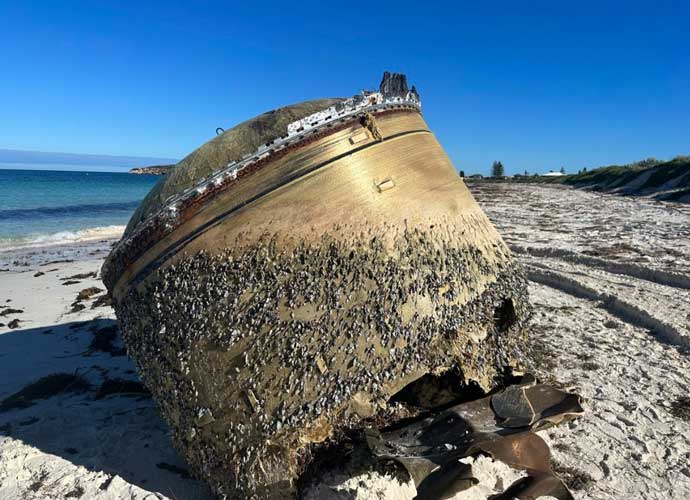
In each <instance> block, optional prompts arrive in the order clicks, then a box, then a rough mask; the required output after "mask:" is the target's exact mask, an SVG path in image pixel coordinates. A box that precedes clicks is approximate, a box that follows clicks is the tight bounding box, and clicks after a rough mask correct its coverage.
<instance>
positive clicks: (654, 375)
mask: <svg viewBox="0 0 690 500" xmlns="http://www.w3.org/2000/svg"><path fill="white" fill-rule="evenodd" d="M470 187H471V189H472V191H473V193H474V194H475V196H476V198H477V199H478V201H479V202H480V203H481V204H482V206H483V208H484V209H485V210H486V212H487V214H488V215H489V217H490V218H491V219H492V220H493V222H494V223H495V224H496V226H497V227H498V228H499V230H500V231H501V233H502V234H503V235H504V237H505V239H506V241H507V242H508V243H509V244H510V245H511V247H513V249H514V251H515V253H516V255H517V256H518V257H519V259H520V260H521V261H522V262H523V263H524V265H525V268H526V271H527V273H528V276H529V277H530V279H531V280H532V283H531V287H530V292H531V296H532V301H533V303H534V306H535V314H534V317H533V320H532V338H533V346H534V348H533V349H532V352H531V355H530V359H531V361H530V362H531V363H532V364H533V368H534V370H535V371H536V373H537V374H538V375H539V376H540V377H542V378H543V379H546V380H547V381H550V382H552V383H556V384H558V385H561V386H563V387H566V388H570V389H573V390H575V391H576V392H578V393H579V394H581V395H583V396H584V397H585V398H586V403H587V404H586V409H587V414H586V416H585V417H584V418H582V419H580V420H577V421H575V422H572V423H570V424H569V425H567V426H564V427H562V428H554V429H551V430H549V431H547V432H543V433H541V434H542V436H543V437H544V438H545V439H546V440H547V441H548V442H549V443H550V445H551V447H552V453H553V458H554V466H555V469H556V470H557V471H559V473H560V474H561V476H562V477H563V478H564V479H565V480H566V481H567V483H568V484H569V485H570V487H571V488H572V490H573V492H574V493H575V496H576V498H578V499H619V498H623V497H628V498H645V499H679V500H680V499H685V498H690V465H689V464H690V400H688V399H687V397H688V386H689V382H690V366H689V364H690V363H689V359H690V358H689V354H688V352H689V349H690V327H689V326H688V325H690V207H688V206H687V205H685V206H684V205H677V204H667V203H660V202H654V201H649V200H643V199H633V198H624V197H617V196H611V195H599V194H594V193H588V192H584V191H577V190H570V189H567V188H561V187H551V186H537V185H517V184H491V183H481V184H474V185H471V186H470ZM110 243H111V242H108V241H103V242H92V243H90V244H88V245H82V246H76V247H75V246H73V247H69V248H66V247H62V248H60V247H56V248H49V249H41V250H32V251H31V252H23V253H22V252H20V253H15V254H12V255H9V254H0V324H2V325H1V326H0V367H1V368H0V498H2V499H4V498H26V499H54V498H85V499H86V498H89V499H91V498H94V499H130V498H131V499H154V498H158V499H166V498H167V499H173V500H175V499H177V500H182V499H210V498H211V497H210V496H209V495H208V493H207V491H206V489H205V487H204V486H203V485H201V484H200V483H199V482H197V481H195V480H194V479H191V478H190V477H189V476H188V473H187V468H186V465H185V463H184V461H183V460H182V459H181V458H180V457H179V455H178V454H177V453H176V452H175V451H174V450H173V449H172V446H171V444H170V439H169V435H168V431H167V429H166V426H165V424H164V422H163V421H162V420H161V419H160V417H159V416H158V415H157V413H156V410H155V406H154V404H153V402H152V400H151V399H150V397H149V396H148V395H147V394H146V393H143V392H142V388H141V386H140V385H139V384H138V379H137V376H136V373H135V372H134V367H133V365H132V363H131V362H130V361H129V360H128V358H127V357H126V356H125V355H124V354H123V352H122V346H121V344H120V340H119V337H118V336H117V334H116V333H114V332H115V322H114V315H113V311H112V309H111V308H110V307H108V306H107V305H103V306H98V307H93V306H94V305H95V304H98V303H99V298H101V297H102V296H103V292H102V291H97V292H96V291H93V290H91V293H93V295H91V296H90V297H89V298H85V299H82V300H80V301H79V302H78V303H77V304H76V306H75V305H74V304H75V301H76V298H77V295H78V294H79V293H80V292H81V291H83V290H88V289H89V288H92V287H96V288H101V289H102V288H104V287H103V285H102V283H101V282H100V280H99V277H98V271H99V268H100V265H101V262H102V259H103V257H104V255H105V254H106V253H107V251H108V248H109V245H110ZM39 273H43V274H39ZM37 274H38V276H36V275H37ZM74 276H77V277H76V278H75V277H74ZM86 295H88V293H87V294H86ZM82 306H83V309H82V308H81V307H82ZM73 309H74V312H72V310H73ZM77 309H79V310H77ZM11 310H20V311H22V312H9V313H4V312H5V311H11ZM3 314H4V315H3ZM16 319H18V320H19V322H18V323H12V322H13V320H16ZM10 326H13V327H14V328H10ZM51 374H63V376H65V377H73V378H75V379H77V380H81V381H83V382H85V383H86V385H84V383H75V384H72V385H71V386H68V388H67V389H64V384H63V385H61V386H60V387H61V389H60V390H59V391H57V392H56V391H55V390H54V389H52V391H53V392H51V388H50V385H49V384H45V383H44V384H42V386H41V387H40V390H39V389H37V388H36V386H33V392H34V394H28V393H25V394H24V399H21V400H18V399H17V398H14V399H10V400H7V399H6V398H7V397H9V396H11V395H13V394H16V393H17V392H18V391H20V390H22V389H23V388H26V387H27V386H28V385H29V384H31V383H33V382H36V381H37V380H39V379H41V378H42V377H46V376H48V375H51ZM75 375H76V376H77V377H75ZM29 387H32V386H30V385H29ZM25 392H26V391H25ZM684 398H686V399H684ZM8 401H10V403H8ZM474 470H475V473H476V475H477V477H479V478H480V479H481V480H482V482H481V485H480V486H478V487H475V488H472V489H471V490H468V491H466V492H463V493H461V494H459V495H457V496H456V497H455V500H479V499H481V498H486V497H487V496H489V495H491V494H493V493H496V492H498V491H501V489H502V488H503V487H505V486H507V485H508V484H510V482H512V480H514V479H515V478H516V477H518V476H519V474H518V473H516V472H514V471H511V470H509V469H508V468H507V467H505V466H503V465H501V464H496V463H493V462H492V461H491V460H489V459H488V458H480V459H478V460H477V461H476V463H475V464H474ZM309 495H310V496H309V498H311V499H316V498H338V499H354V498H357V499H367V498H398V499H401V500H403V499H410V498H412V497H413V496H414V486H413V485H411V484H410V483H406V484H405V483H403V484H400V483H398V482H397V481H396V480H395V479H393V478H392V477H388V476H384V475H379V474H376V473H367V474H365V475H364V476H358V477H356V478H348V477H344V476H342V475H340V476H339V475H338V473H337V471H336V472H334V473H333V474H329V475H328V476H327V477H324V478H323V480H322V481H321V484H318V485H316V486H315V487H314V488H313V489H312V490H311V491H310V492H309Z"/></svg>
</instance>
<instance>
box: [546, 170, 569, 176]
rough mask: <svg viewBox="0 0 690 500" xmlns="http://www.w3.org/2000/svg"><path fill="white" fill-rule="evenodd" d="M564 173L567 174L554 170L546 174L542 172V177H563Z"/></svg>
mask: <svg viewBox="0 0 690 500" xmlns="http://www.w3.org/2000/svg"><path fill="white" fill-rule="evenodd" d="M562 175H565V174H564V173H563V172H554V171H553V170H552V171H551V172H548V173H546V174H541V176H542V177H561V176H562Z"/></svg>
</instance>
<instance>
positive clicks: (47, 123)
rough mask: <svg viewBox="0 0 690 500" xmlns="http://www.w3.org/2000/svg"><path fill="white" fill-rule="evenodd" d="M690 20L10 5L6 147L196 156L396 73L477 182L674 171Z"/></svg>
mask: <svg viewBox="0 0 690 500" xmlns="http://www.w3.org/2000/svg"><path fill="white" fill-rule="evenodd" d="M481 4H490V5H481ZM689 19H690V3H689V2H687V1H685V2H680V1H679V2H664V1H656V2H636V1H634V0H631V1H627V2H605V1H598V2H586V1H585V2H553V1H549V2H506V3H501V2H476V1H475V2H448V3H444V2H432V1H426V2H420V1H418V0H417V1H415V2H409V3H408V2H405V1H402V0H399V1H396V2H385V1H377V2H371V3H368V2H360V3H356V2H355V3H343V2H311V1H302V0H300V1H292V2H280V3H277V2H276V3H273V2H269V1H262V2H228V1H226V2H215V1H194V2H175V1H165V2H143V1H136V2H134V1H126V0H121V1H117V2H113V1H97V0H93V1H87V2H80V1H69V2H66V1H64V0H61V1H51V0H43V1H40V2H38V1H33V2H29V1H13V2H8V1H5V0H0V49H1V50H2V52H1V53H2V58H0V148H3V149H15V150H17V149H18V150H36V151H56V152H66V153H87V154H98V155H125V156H139V157H159V158H160V157H163V158H182V157H184V156H185V155H186V154H188V153H189V152H191V151H192V150H194V149H195V148H196V147H198V146H199V145H201V144H202V143H204V142H205V141H207V140H209V139H211V138H212V137H213V136H214V135H215V129H216V127H223V128H226V129H227V128H230V127H232V126H233V125H234V124H237V123H239V122H241V121H243V120H245V119H248V118H251V117H252V116H255V115H257V114H259V113H262V112H264V111H267V110H269V109H273V108H276V107H279V106H282V105H286V104H290V103H294V102H298V101H303V100H307V99H313V98H318V97H330V96H350V95H352V94H354V93H356V92H359V91H360V90H361V89H362V88H370V89H372V88H376V87H377V86H378V83H379V81H380V78H381V73H382V72H383V71H384V70H390V71H397V72H403V73H406V74H407V75H408V80H409V82H410V83H411V84H415V85H416V86H417V88H418V90H419V92H420V95H421V98H422V104H423V114H424V117H425V120H426V121H427V123H428V124H429V126H430V128H431V129H432V131H433V132H434V133H435V135H436V137H437V138H438V139H439V141H440V143H441V145H442V146H443V147H444V149H445V150H446V152H447V153H448V155H449V156H450V158H451V160H452V161H453V163H454V165H455V166H456V168H457V169H458V170H464V171H465V172H466V173H467V174H470V173H488V172H489V169H490V166H491V163H492V162H493V161H494V160H500V161H501V162H502V163H503V164H504V165H505V167H506V171H507V173H516V172H523V171H525V170H527V171H529V172H530V173H532V172H545V171H549V170H551V169H553V170H557V169H559V168H560V167H561V166H564V167H565V168H566V170H567V171H569V172H572V171H576V170H578V169H579V168H582V167H588V168H591V167H595V166H600V165H608V164H624V163H628V162H632V161H635V160H638V159H641V158H646V157H652V156H653V157H657V158H660V159H666V158H671V157H673V156H676V155H680V154H690V141H689V140H688V139H689V138H690V120H689V119H688V118H689V117H690V37H688V35H687V32H688V20H689Z"/></svg>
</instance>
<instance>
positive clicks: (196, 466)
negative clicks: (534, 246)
mask: <svg viewBox="0 0 690 500" xmlns="http://www.w3.org/2000/svg"><path fill="white" fill-rule="evenodd" d="M398 80H400V82H402V78H401V77H398ZM385 82H386V78H384V83H385ZM382 87H385V88H384V89H383V90H385V89H386V88H388V87H387V86H386V85H383V84H382ZM399 87H401V86H399ZM402 87H404V86H402ZM391 89H393V87H391V88H390V89H389V90H391ZM402 90H404V88H403V89H402ZM402 90H401V91H402ZM415 95H416V94H415ZM402 97H405V98H407V97H409V96H408V95H407V94H406V95H405V96H401V98H402ZM360 98H361V99H360V100H359V101H358V102H361V103H364V104H362V107H356V106H354V107H353V108H352V109H353V110H354V111H352V113H351V114H346V115H342V116H339V117H337V121H336V122H330V121H327V122H324V123H322V124H321V125H319V123H320V122H319V121H318V120H317V121H314V122H309V127H307V128H308V130H307V129H305V128H299V126H298V128H297V129H295V130H296V132H294V134H293V136H290V137H291V138H290V139H288V142H289V144H288V145H285V144H283V145H281V146H280V148H278V147H277V146H275V143H274V142H272V139H275V138H276V137H280V136H281V135H283V134H284V133H285V132H286V127H287V123H288V122H289V120H291V119H296V118H300V117H305V118H306V117H307V116H312V115H310V113H311V112H313V111H319V109H320V108H321V106H325V105H330V104H332V103H335V102H337V101H335V100H325V101H310V102H308V103H302V104H299V105H295V106H289V107H286V108H281V109H280V110H278V111H276V112H273V113H266V114H264V115H261V116H260V117H258V118H255V119H252V120H249V121H247V122H245V123H243V124H240V125H238V126H237V127H235V128H233V129H231V130H229V131H228V132H225V133H224V134H223V135H221V136H220V137H219V138H216V139H214V140H213V141H211V142H209V143H207V144H205V145H203V146H202V147H201V148H199V150H197V151H195V152H193V153H192V154H190V155H189V156H188V157H187V158H186V159H185V160H183V161H182V162H180V164H178V165H177V166H176V167H175V170H174V172H173V173H171V174H170V175H169V177H168V178H167V179H165V180H164V181H162V182H161V183H160V184H159V185H157V187H156V189H154V190H153V191H152V193H151V194H150V195H149V196H148V197H147V199H146V200H145V201H144V202H143V203H142V206H141V207H140V209H139V210H138V211H137V213H136V214H135V215H134V216H133V218H132V220H131V221H130V225H129V229H128V231H127V233H126V234H125V237H124V239H123V241H122V242H121V243H120V244H119V245H118V246H117V247H116V248H115V249H114V250H113V252H112V253H111V255H110V256H109V258H108V259H107V260H106V263H105V264H104V267H103V276H104V282H105V283H106V285H107V286H108V288H109V290H110V291H111V293H112V296H113V305H114V307H115V310H116V312H117V315H118V318H119V320H120V321H121V324H122V331H123V335H124V339H125V342H126V344H127V348H128V352H129V354H130V356H131V357H132V358H133V359H134V360H135V362H136V363H137V366H138V369H139V372H140V374H141V376H142V379H143V381H144V382H145V383H146V385H147V386H148V387H149V388H150V389H151V391H152V393H153V395H154V396H155V399H156V401H157V402H158V404H159V406H160V408H161V411H162V413H163V415H164V416H165V418H166V420H167V421H168V423H169V424H170V427H171V429H172V431H173V436H174V441H175V444H176V446H177V447H178V448H179V449H180V450H181V451H182V452H183V454H184V455H185V457H186V458H187V460H188V462H189V463H190V465H191V467H192V470H193V471H194V472H195V473H196V475H198V476H199V477H201V478H203V479H204V480H206V481H207V482H208V483H209V484H210V485H211V486H212V487H213V489H214V490H215V491H216V492H217V493H218V495H219V496H220V497H224V498H236V499H246V498H260V499H278V498H280V499H283V498H290V497H291V496H294V493H295V491H294V490H295V487H296V486H295V484H296V481H295V480H296V479H297V478H298V477H299V476H300V474H301V473H302V472H303V471H305V470H306V468H307V466H308V465H309V463H310V460H312V458H313V456H314V454H319V453H320V451H321V449H323V448H326V447H329V446H330V445H333V444H337V442H338V441H339V440H340V439H342V438H343V436H345V435H346V433H347V431H348V430H349V429H357V428H361V427H362V426H363V425H365V424H370V423H375V424H376V425H385V424H387V423H393V422H396V421H397V420H398V419H399V418H401V416H403V415H402V414H403V413H404V412H405V411H407V410H406V409H403V410H402V412H399V411H398V409H399V406H397V405H398V403H396V402H395V401H397V400H398V399H397V398H398V397H399V396H400V394H402V393H405V394H407V393H410V392H412V393H414V394H415V395H417V394H418V393H420V392H425V389H423V387H425V386H426V384H427V380H428V377H432V376H438V377H439V379H443V380H447V379H448V377H451V378H453V380H456V381H457V382H458V383H461V382H465V383H467V384H468V385H471V386H472V387H475V386H479V387H481V388H483V389H485V390H488V389H491V388H493V387H495V386H496V385H499V384H500V378H501V376H502V374H504V370H505V369H506V367H507V366H510V365H512V364H515V363H516V362H517V361H518V360H519V359H520V358H521V356H520V352H521V349H522V345H523V343H524V341H525V335H524V324H525V321H526V317H527V307H528V306H527V300H526V282H525V280H524V278H523V276H522V274H521V271H520V269H519V267H518V265H517V264H516V263H515V261H514V260H513V258H512V255H511V254H510V251H509V250H508V248H507V247H506V245H505V243H504V242H503V241H502V239H501V237H500V235H499V234H498V233H497V232H496V230H495V228H494V227H493V226H492V225H491V222H490V221H489V219H488V218H487V217H486V215H485V214H483V213H482V211H481V209H480V208H479V206H478V205H477V203H476V202H475V201H474V199H473V198H472V196H471V194H470V193H469V191H468V190H467V187H466V186H465V184H464V182H463V180H462V179H461V178H460V177H459V176H458V174H457V171H456V170H455V169H454V167H453V165H452V164H451V162H450V161H449V159H448V157H447V156H446V155H445V153H444V152H443V149H442V148H441V147H440V145H439V144H438V142H437V141H436V139H435V137H434V136H433V134H432V133H431V131H430V130H429V128H428V126H427V124H426V123H425V122H424V119H423V118H422V116H421V114H420V112H419V106H418V105H417V101H416V100H414V99H413V100H412V101H410V103H408V104H404V103H401V102H398V101H396V100H395V99H394V100H393V101H390V102H389V103H388V104H386V103H385V102H384V101H383V100H381V99H383V97H381V95H378V97H377V96H376V95H372V94H362V95H361V96H360ZM377 99H378V101H377ZM379 101H380V103H383V104H380V105H379V104H376V103H377V102H379ZM353 103H354V100H353ZM367 103H369V104H367ZM343 109H344V108H343ZM321 112H322V110H321V111H319V115H320V114H321ZM329 113H333V111H329ZM331 118H332V116H331ZM309 120H312V118H309ZM300 123H301V122H300ZM293 125H294V123H293V124H291V127H292V128H293V129H294V127H293ZM298 125H299V123H298ZM261 144H263V146H262V149H261V153H260V154H259V156H260V157H261V158H260V159H258V157H257V159H256V161H255V162H254V163H251V166H247V167H246V168H244V167H243V170H242V171H241V172H240V173H238V174H237V175H234V176H230V177H228V178H226V179H225V180H221V181H220V183H218V182H216V181H217V180H218V179H217V178H214V179H213V180H212V181H211V180H210V179H209V174H210V173H213V172H216V171H218V170H219V169H224V168H226V167H227V162H228V161H230V160H233V159H238V158H245V159H247V161H254V160H252V158H253V157H252V156H251V155H249V156H247V155H248V153H251V152H252V151H254V148H256V147H257V146H259V145H261ZM274 146H275V147H274ZM283 146H284V147H283ZM271 148H273V149H271ZM195 183H199V184H195ZM192 187H193V189H191V188H192ZM170 194H180V195H181V196H182V198H184V200H182V201H180V202H179V204H178V203H177V202H175V201H174V200H175V199H174V197H173V198H172V199H171V198H169V197H168V196H169V195H170ZM171 200H172V201H171ZM163 206H166V207H167V208H166V209H165V210H164V212H165V213H166V214H167V215H165V216H164V217H162V218H160V219H159V217H158V215H155V216H152V217H148V218H146V217H147V214H151V213H154V212H156V213H157V211H158V209H159V208H161V207H163ZM161 213H162V212H161ZM143 219H146V220H143ZM420 379H421V380H422V382H415V381H419V380H420ZM432 379H433V377H432ZM470 383H471V384H470ZM401 391H402V392H401ZM396 395H397V396H396ZM391 398H393V399H391ZM421 399H423V398H419V400H421ZM432 399H434V398H429V399H428V401H431V400H432ZM413 411H414V410H412V409H410V412H413ZM314 463H318V460H315V461H314Z"/></svg>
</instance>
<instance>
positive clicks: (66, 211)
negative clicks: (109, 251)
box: [0, 164, 160, 251]
mask: <svg viewBox="0 0 690 500" xmlns="http://www.w3.org/2000/svg"><path fill="white" fill-rule="evenodd" d="M24 165H26V164H24ZM54 165H55V164H51V166H54ZM159 179H160V177H159V176H155V175H133V174H129V173H127V171H122V170H119V171H104V170H93V171H92V170H89V171H83V170H60V169H57V170H50V169H41V168H12V169H10V168H3V165H2V164H0V186H2V189H3V196H2V197H0V251H8V250H16V249H20V248H27V247H29V248H30V247H41V246H46V245H59V244H67V243H78V242H83V241H93V240H98V239H108V238H118V237H119V236H120V235H121V234H122V232H123V230H124V228H125V226H126V224H127V222H128V221H129V218H130V217H131V215H132V213H133V212H134V210H135V209H136V207H137V206H138V205H139V203H140V202H141V200H142V199H143V198H144V197H145V196H146V194H147V193H148V192H149V190H150V189H151V188H152V187H153V186H154V184H155V183H156V182H158V180H159Z"/></svg>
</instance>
